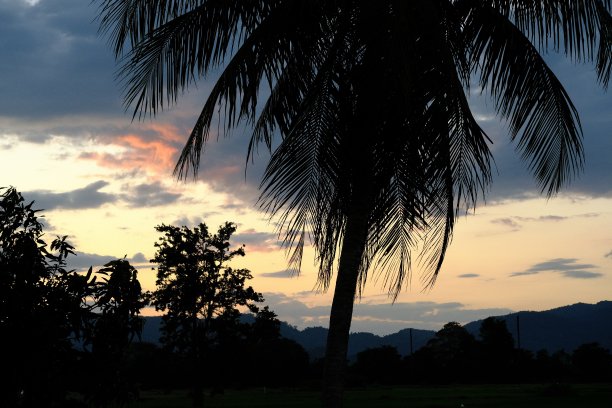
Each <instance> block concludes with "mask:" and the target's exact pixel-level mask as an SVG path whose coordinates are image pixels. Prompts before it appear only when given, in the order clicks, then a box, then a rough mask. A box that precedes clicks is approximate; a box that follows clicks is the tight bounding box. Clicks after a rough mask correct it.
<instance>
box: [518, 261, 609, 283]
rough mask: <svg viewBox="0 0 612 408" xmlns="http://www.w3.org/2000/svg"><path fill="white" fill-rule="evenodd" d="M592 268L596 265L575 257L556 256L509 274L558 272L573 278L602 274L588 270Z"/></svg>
mask: <svg viewBox="0 0 612 408" xmlns="http://www.w3.org/2000/svg"><path fill="white" fill-rule="evenodd" d="M594 268H597V266H596V265H592V264H581V263H578V260H577V259H575V258H557V259H551V260H549V261H545V262H541V263H538V264H535V265H533V266H532V267H531V268H529V269H527V270H525V271H522V272H514V273H512V274H510V276H511V277H515V276H528V275H537V274H540V273H543V272H553V273H558V274H560V275H561V276H563V277H566V278H573V279H594V278H600V277H602V276H604V275H603V274H602V273H600V272H591V271H588V269H594Z"/></svg>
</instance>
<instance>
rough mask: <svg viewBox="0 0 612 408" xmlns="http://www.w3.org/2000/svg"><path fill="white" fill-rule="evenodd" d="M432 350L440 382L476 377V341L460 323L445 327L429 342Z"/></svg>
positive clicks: (428, 345)
mask: <svg viewBox="0 0 612 408" xmlns="http://www.w3.org/2000/svg"><path fill="white" fill-rule="evenodd" d="M425 348H428V349H430V350H431V355H432V357H433V361H432V363H433V365H434V366H435V371H436V372H437V373H438V381H444V382H449V381H456V380H465V379H471V378H473V377H474V371H475V368H476V367H475V363H476V361H475V360H476V359H475V357H476V340H475V339H474V337H473V336H472V335H471V334H470V333H469V332H468V331H467V330H466V329H465V328H464V327H463V326H461V325H460V324H459V323H457V322H450V323H447V324H445V325H444V327H442V329H440V330H439V331H438V332H437V333H436V335H435V336H434V337H433V338H432V339H431V340H429V341H428V342H427V345H426V346H425Z"/></svg>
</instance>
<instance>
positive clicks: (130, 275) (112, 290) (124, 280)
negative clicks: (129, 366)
mask: <svg viewBox="0 0 612 408" xmlns="http://www.w3.org/2000/svg"><path fill="white" fill-rule="evenodd" d="M100 276H101V277H102V279H101V280H98V281H97V282H95V283H94V284H93V285H92V286H93V290H92V294H93V300H94V306H95V308H96V310H97V312H98V314H97V316H96V318H95V324H94V326H93V332H92V333H91V339H90V343H91V345H92V354H93V360H94V364H95V367H96V370H95V374H94V378H95V382H94V384H93V386H94V387H93V389H92V390H91V392H90V398H91V400H92V402H94V403H95V404H97V405H101V406H104V405H108V404H109V403H111V402H112V401H116V402H118V403H120V404H122V403H124V402H126V401H127V400H128V398H129V396H130V392H133V391H134V390H133V384H132V381H131V380H130V379H128V378H126V377H125V372H124V371H125V369H124V368H123V366H124V365H125V360H126V353H127V351H128V347H129V345H130V343H131V342H132V340H133V339H134V337H140V335H141V333H142V328H143V320H142V318H141V317H140V316H139V315H140V309H142V308H143V307H144V306H145V305H146V303H147V302H146V300H145V295H144V294H143V292H142V288H141V286H140V282H139V281H138V271H137V270H136V269H135V268H134V267H133V266H132V265H130V263H129V262H128V261H127V260H125V259H117V260H114V261H111V262H109V263H107V264H106V265H104V268H102V269H100V270H99V271H98V272H97V276H96V277H100Z"/></svg>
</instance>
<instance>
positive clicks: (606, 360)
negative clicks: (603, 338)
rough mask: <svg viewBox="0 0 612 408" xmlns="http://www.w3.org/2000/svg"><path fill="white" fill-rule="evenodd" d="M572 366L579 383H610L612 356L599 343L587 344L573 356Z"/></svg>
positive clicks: (611, 377)
mask: <svg viewBox="0 0 612 408" xmlns="http://www.w3.org/2000/svg"><path fill="white" fill-rule="evenodd" d="M572 365H573V366H574V370H575V374H576V376H577V379H578V380H579V381H600V382H604V381H610V379H612V355H611V354H610V350H608V349H605V348H603V347H602V346H600V345H599V344H598V343H586V344H582V345H581V346H579V347H578V348H577V349H576V350H574V353H573V354H572Z"/></svg>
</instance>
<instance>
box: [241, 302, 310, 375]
mask: <svg viewBox="0 0 612 408" xmlns="http://www.w3.org/2000/svg"><path fill="white" fill-rule="evenodd" d="M280 324H281V323H280V320H278V319H277V315H276V313H274V312H273V311H272V310H270V309H269V307H268V306H265V307H264V308H263V309H260V310H259V311H258V312H257V314H256V315H255V321H254V322H253V324H252V325H251V327H250V329H251V330H250V333H249V335H248V337H247V342H248V346H247V350H248V355H249V358H248V359H246V360H247V361H248V363H249V367H251V369H252V370H255V371H256V372H257V376H256V378H250V379H249V381H250V382H251V383H252V384H257V385H263V386H267V387H279V386H282V387H286V386H290V385H295V384H299V383H300V381H301V380H303V379H304V378H305V377H306V375H307V373H308V369H309V356H308V353H307V352H306V350H304V348H303V347H302V346H301V345H300V344H298V343H297V342H295V341H293V340H290V339H286V338H283V337H281V334H280ZM245 368H246V367H245Z"/></svg>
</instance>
